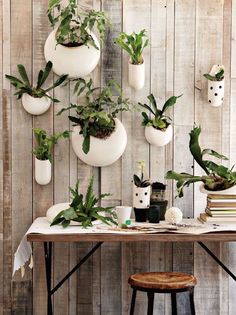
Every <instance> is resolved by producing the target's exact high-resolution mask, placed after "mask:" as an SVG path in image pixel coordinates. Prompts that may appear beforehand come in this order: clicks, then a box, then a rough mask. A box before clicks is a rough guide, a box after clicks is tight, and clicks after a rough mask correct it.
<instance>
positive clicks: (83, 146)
mask: <svg viewBox="0 0 236 315" xmlns="http://www.w3.org/2000/svg"><path fill="white" fill-rule="evenodd" d="M113 91H115V95H116V96H114V95H113V94H114V93H113ZM82 92H84V93H85V99H84V103H83V104H82V105H77V104H70V106H69V107H67V108H63V109H62V110H61V111H60V112H59V113H58V115H60V114H61V113H62V112H64V111H67V110H70V109H75V113H76V115H75V116H69V119H70V121H72V122H73V123H74V128H73V132H72V147H73V149H74V152H75V154H76V155H77V156H78V157H79V158H80V159H81V160H82V161H83V162H84V163H86V164H88V165H92V166H107V165H110V164H112V163H114V162H115V161H117V160H118V159H119V158H120V157H121V155H122V154H123V152H124V150H125V148H126V144H127V134H126V130H125V128H124V126H123V124H122V123H121V121H120V120H119V119H118V118H117V114H118V113H119V112H122V111H127V110H129V105H130V103H129V100H128V99H125V98H123V96H122V92H121V89H120V87H119V85H118V84H117V83H116V82H115V81H110V82H108V84H107V85H106V86H105V87H104V88H102V89H101V91H100V92H99V93H98V95H97V88H94V87H93V81H92V79H90V80H89V81H88V82H87V81H85V80H84V79H82V78H80V79H78V81H77V83H76V85H75V93H77V94H78V95H81V93H82Z"/></svg>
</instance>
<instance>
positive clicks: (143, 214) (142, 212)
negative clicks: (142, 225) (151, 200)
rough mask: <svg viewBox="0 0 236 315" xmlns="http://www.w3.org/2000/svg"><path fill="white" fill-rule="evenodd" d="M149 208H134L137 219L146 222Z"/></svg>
mask: <svg viewBox="0 0 236 315" xmlns="http://www.w3.org/2000/svg"><path fill="white" fill-rule="evenodd" d="M147 213H148V208H134V214H135V221H136V222H146V221H147Z"/></svg>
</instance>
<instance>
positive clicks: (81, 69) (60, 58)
mask: <svg viewBox="0 0 236 315" xmlns="http://www.w3.org/2000/svg"><path fill="white" fill-rule="evenodd" d="M55 35H56V30H54V31H52V32H51V33H50V34H49V36H48V38H47V40H46V43H45V46H44V56H45V59H46V61H51V62H52V63H53V72H55V73H56V74H57V75H63V74H68V76H69V78H79V77H85V76H86V75H88V74H89V73H91V72H92V71H93V70H94V69H95V67H96V66H97V64H98V62H99V59H100V45H99V41H98V39H97V37H96V36H95V34H93V33H91V36H92V37H93V39H94V41H95V44H96V46H97V47H98V48H99V49H96V48H95V47H94V46H92V45H90V44H88V45H81V46H78V47H67V46H64V45H61V44H57V41H56V38H55Z"/></svg>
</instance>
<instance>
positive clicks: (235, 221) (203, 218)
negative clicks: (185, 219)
mask: <svg viewBox="0 0 236 315" xmlns="http://www.w3.org/2000/svg"><path fill="white" fill-rule="evenodd" d="M199 218H200V219H201V221H204V222H209V223H225V222H226V223H232V224H236V216H235V217H234V218H231V217H211V216H209V215H208V214H207V213H200V217H199Z"/></svg>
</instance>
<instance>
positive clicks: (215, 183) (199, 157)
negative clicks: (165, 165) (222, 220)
mask: <svg viewBox="0 0 236 315" xmlns="http://www.w3.org/2000/svg"><path fill="white" fill-rule="evenodd" d="M200 133H201V128H200V127H197V126H194V128H193V130H192V131H191V132H190V141H189V149H190V152H191V154H192V156H193V158H194V160H195V161H196V162H197V163H198V165H199V166H200V167H201V168H202V169H203V170H204V172H205V173H206V175H202V176H195V175H193V174H188V173H177V172H175V171H168V172H167V174H166V179H174V180H176V181H177V183H176V187H177V196H178V197H183V189H184V187H186V186H187V187H188V186H189V185H190V184H192V183H196V182H200V181H201V182H203V183H204V187H205V188H206V189H207V190H210V191H217V190H224V189H227V188H230V187H232V186H234V185H236V172H234V171H233V167H232V168H227V167H226V166H224V165H221V164H217V163H215V162H213V161H210V160H208V159H205V156H206V155H210V156H213V157H215V158H216V159H220V160H228V158H227V157H226V156H224V155H222V154H219V153H217V152H216V151H214V150H211V149H204V150H202V149H201V147H200V146H199V135H200Z"/></svg>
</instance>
